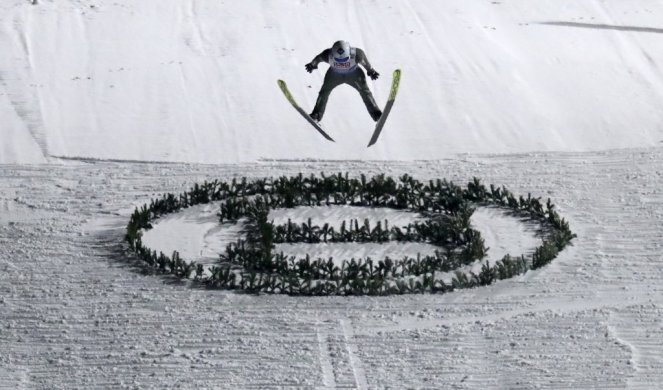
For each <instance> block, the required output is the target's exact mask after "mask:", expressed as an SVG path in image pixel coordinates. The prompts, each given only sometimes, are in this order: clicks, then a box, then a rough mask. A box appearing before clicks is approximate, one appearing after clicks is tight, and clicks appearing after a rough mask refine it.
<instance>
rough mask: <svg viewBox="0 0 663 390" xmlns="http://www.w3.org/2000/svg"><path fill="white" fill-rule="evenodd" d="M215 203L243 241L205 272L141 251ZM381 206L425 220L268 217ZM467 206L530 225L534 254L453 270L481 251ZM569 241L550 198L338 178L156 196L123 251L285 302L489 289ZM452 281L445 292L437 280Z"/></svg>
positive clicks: (212, 186) (476, 187)
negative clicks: (156, 227)
mask: <svg viewBox="0 0 663 390" xmlns="http://www.w3.org/2000/svg"><path fill="white" fill-rule="evenodd" d="M217 201H218V202H220V207H219V213H218V216H219V221H220V222H221V223H237V222H238V221H240V220H242V221H244V223H245V227H246V234H245V236H244V238H239V239H238V240H237V242H236V243H234V244H231V245H228V247H227V248H226V251H225V253H223V254H221V255H220V259H221V263H220V264H219V265H216V266H212V267H209V268H207V269H205V267H203V265H201V264H196V263H194V262H187V261H185V260H184V259H182V258H181V257H180V256H179V253H178V252H174V253H173V254H172V256H166V255H165V254H163V253H157V252H156V251H155V250H152V249H150V248H147V247H145V246H144V245H143V243H142V240H141V235H142V231H144V230H148V229H150V228H151V227H152V222H153V221H154V220H155V219H157V218H159V217H160V216H162V215H165V214H168V213H172V212H175V211H178V210H181V209H183V208H187V207H190V206H193V205H198V204H206V203H210V202H217ZM325 205H326V206H340V205H345V206H355V207H383V208H384V207H386V208H391V209H396V210H406V211H410V212H415V213H419V214H420V215H422V216H424V217H425V218H426V219H425V220H424V221H423V222H419V221H418V222H413V223H410V224H408V225H406V226H400V227H397V226H393V227H390V226H389V224H388V221H385V223H384V225H383V224H382V222H377V224H375V226H372V225H371V223H370V221H368V220H364V221H359V220H356V219H355V220H351V221H350V223H349V224H345V222H344V223H343V224H342V225H341V227H340V228H339V229H336V228H334V227H331V226H329V224H326V223H325V224H324V225H323V226H319V225H313V224H312V222H311V220H310V219H309V220H308V222H307V223H302V224H296V223H292V222H291V221H290V220H288V223H287V224H280V225H278V224H274V223H273V222H272V221H270V220H269V218H268V216H269V212H270V210H272V209H276V208H294V207H298V206H325ZM476 206H496V207H501V208H506V209H509V210H511V211H513V212H514V213H516V214H518V215H521V216H526V217H528V218H530V219H532V220H536V221H538V222H540V224H541V226H542V229H541V231H542V232H543V233H542V235H543V240H542V245H541V246H540V247H538V248H537V249H536V250H535V251H534V253H533V254H532V256H531V258H525V257H524V256H521V257H511V256H510V255H507V256H505V257H504V258H503V259H500V260H499V261H496V262H495V263H494V264H493V265H492V266H491V265H490V264H489V263H484V264H483V266H482V269H481V271H480V272H479V273H474V272H469V273H465V272H462V271H461V268H462V267H463V266H466V265H469V264H472V263H474V262H476V261H479V260H481V259H483V258H484V257H485V255H486V248H485V245H484V241H483V239H482V238H481V234H480V233H479V232H478V231H476V230H474V229H472V227H471V224H470V218H471V216H472V213H473V211H474V208H475V207H476ZM573 238H575V235H574V234H573V233H572V232H571V230H570V228H569V224H568V223H567V222H566V221H565V220H564V219H563V218H561V217H560V216H559V214H558V213H557V211H556V210H555V206H554V205H553V204H552V203H551V201H550V199H548V201H547V202H546V203H542V202H541V199H540V198H533V197H532V196H531V195H528V197H527V198H524V197H522V196H520V197H516V196H515V195H513V194H512V193H511V192H509V191H508V190H507V189H506V188H503V187H501V188H499V187H495V186H493V185H491V186H490V187H488V188H487V187H485V186H484V185H483V184H482V183H481V182H480V181H479V179H476V178H475V179H474V180H473V181H472V182H470V183H468V185H467V186H466V187H465V188H462V187H459V186H457V185H455V184H453V183H452V182H448V181H446V180H431V181H429V182H427V183H423V182H420V181H418V180H416V179H414V178H413V177H411V176H409V175H404V176H402V177H400V178H398V180H395V179H393V178H391V177H388V176H385V175H377V176H374V177H372V178H370V179H368V178H366V176H365V175H361V176H360V177H358V178H351V177H349V175H348V174H347V173H346V174H345V175H344V174H341V173H339V174H336V175H331V176H326V175H324V174H321V175H320V176H315V175H311V176H304V175H302V174H299V175H298V176H293V177H286V176H282V177H278V178H266V179H259V180H252V181H249V180H248V179H246V178H243V179H241V180H237V179H233V180H232V181H230V182H224V181H218V180H217V181H213V182H205V183H203V184H201V185H199V184H196V185H195V186H194V187H193V188H192V189H191V190H190V191H188V192H185V193H183V194H180V195H178V196H176V195H174V194H166V195H164V196H162V197H161V198H159V199H155V200H152V201H151V202H150V204H149V205H143V206H142V207H141V208H140V209H136V210H135V211H134V213H133V214H132V216H131V219H130V221H129V224H128V226H127V233H126V241H127V242H128V244H129V247H130V249H131V250H132V251H133V252H135V253H136V254H137V255H138V257H139V258H141V259H142V260H144V261H145V262H146V263H147V265H148V266H149V267H151V268H155V269H157V270H159V271H161V272H166V273H171V274H173V275H175V276H177V277H180V278H187V279H188V278H190V277H191V276H192V275H195V276H194V278H193V279H194V280H195V281H197V282H199V283H202V284H204V285H206V286H208V287H210V288H221V289H230V290H242V291H245V292H250V293H261V292H262V293H285V294H291V295H388V294H404V293H424V292H431V293H444V292H448V291H452V290H454V289H460V288H469V287H475V286H481V285H489V284H492V283H493V282H494V281H496V280H501V279H508V278H511V277H513V276H515V275H519V274H522V273H525V272H527V271H528V270H530V269H537V268H540V267H542V266H544V265H546V264H548V263H549V262H550V261H552V260H553V259H554V258H555V257H556V256H557V254H558V253H559V252H560V251H561V250H563V249H564V248H565V247H566V246H567V245H569V244H570V243H571V241H572V240H573ZM393 241H399V242H422V243H428V244H432V245H435V246H437V247H438V250H436V251H435V254H434V255H428V256H421V255H417V257H416V258H411V257H406V258H403V259H391V258H388V257H387V258H384V259H371V258H365V259H354V258H353V259H344V260H343V261H342V263H341V265H340V266H339V265H338V262H334V260H333V259H332V258H327V259H323V258H317V259H312V258H311V257H310V256H309V255H308V254H306V255H305V256H303V257H300V258H298V257H296V256H290V257H288V256H286V255H284V254H283V253H276V251H275V248H276V246H275V245H276V244H280V243H309V244H316V243H323V242H327V243H339V242H357V243H368V242H377V243H387V242H393ZM447 272H455V276H454V277H453V278H452V281H451V283H450V284H447V283H445V282H444V281H443V280H442V279H441V278H436V273H437V275H440V274H441V273H447Z"/></svg>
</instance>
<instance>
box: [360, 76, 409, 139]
mask: <svg viewBox="0 0 663 390" xmlns="http://www.w3.org/2000/svg"><path fill="white" fill-rule="evenodd" d="M400 83H401V70H400V69H396V70H395V71H394V74H393V76H392V79H391V92H390V93H389V99H388V100H387V104H386V105H385V107H384V110H382V116H381V117H380V119H379V120H378V123H376V124H375V130H373V136H372V137H371V141H370V142H369V143H368V146H367V147H370V146H372V145H373V144H374V143H376V142H377V140H378V137H379V136H380V132H382V128H383V127H384V123H385V122H386V121H387V116H389V112H390V111H391V107H392V106H393V105H394V99H396V93H398V86H399V85H400Z"/></svg>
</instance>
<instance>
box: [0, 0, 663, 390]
mask: <svg viewBox="0 0 663 390" xmlns="http://www.w3.org/2000/svg"><path fill="white" fill-rule="evenodd" d="M662 16H663V3H662V2H660V1H653V0H632V1H622V0H587V1H577V0H541V1H536V2H532V1H528V0H501V1H491V0H486V1H483V0H481V1H479V0H477V1H466V0H446V1H435V0H417V1H414V0H381V1H372V0H339V1H317V0H314V1H294V0H273V1H257V0H256V1H219V0H144V1H134V0H114V1H102V0H97V1H91V0H39V1H38V2H37V4H35V5H33V4H32V1H29V0H3V1H0V53H1V54H0V164H1V165H0V389H107V388H141V389H143V388H145V389H163V388H194V389H200V388H227V389H246V388H252V389H256V388H305V389H335V388H357V389H369V388H370V389H373V388H379V389H381V388H457V389H477V388H479V389H532V388H541V389H585V388H593V389H596V388H600V389H607V388H619V389H621V388H628V389H657V388H661V387H663V352H662V351H663V322H662V320H661V319H662V318H663V287H662V286H663V269H662V268H661V264H662V262H663V246H662V245H663V244H662V243H663V211H662V210H663V185H662V184H661V183H663V168H662V167H663V144H662V143H661V142H662V141H663V125H662V124H663V109H662V108H661V107H662V106H661V101H662V100H663V96H662V95H663V39H662V38H663V26H662V25H661V20H663V17H662ZM338 39H346V40H349V41H350V42H351V43H353V44H355V45H356V46H359V47H361V48H363V49H364V50H365V51H366V53H367V54H368V57H369V59H370V61H371V62H372V64H373V65H374V66H375V68H376V69H377V70H378V71H379V72H380V73H381V77H380V79H378V80H376V81H370V82H369V85H370V87H371V89H372V90H373V92H374V95H375V98H376V100H377V101H378V102H379V103H380V104H384V102H385V99H386V97H387V93H388V90H389V82H390V80H389V79H390V74H391V72H392V70H393V69H396V68H400V69H402V70H403V79H402V82H401V89H400V92H399V95H398V98H397V101H396V104H395V105H394V109H393V111H392V113H391V116H390V117H389V120H388V122H387V125H386V127H385V129H384V131H383V134H382V136H381V137H380V140H379V141H378V143H377V144H376V145H374V146H373V147H371V148H369V149H367V148H366V147H365V145H366V144H367V142H368V139H369V138H370V132H371V130H372V127H373V124H372V121H371V120H370V117H369V116H368V114H367V112H366V110H365V108H364V107H363V106H362V103H361V99H360V98H359V96H358V94H357V93H356V92H355V91H354V90H352V89H351V88H348V87H347V86H341V87H339V88H338V89H336V90H334V92H333V93H332V96H331V98H330V101H329V106H328V109H327V113H326V115H325V117H324V119H323V124H324V125H325V126H326V127H327V128H328V129H329V131H330V133H331V135H332V136H333V137H334V138H335V139H336V140H337V142H336V143H331V142H328V141H326V140H324V139H322V138H321V137H320V136H319V134H317V133H316V132H315V131H314V130H313V129H312V128H311V127H310V126H309V125H308V124H307V123H306V122H305V121H304V120H303V119H302V118H301V117H300V116H299V115H298V114H297V113H296V112H295V111H294V110H293V109H292V108H291V107H290V106H289V104H288V103H287V101H286V100H285V99H284V97H283V96H282V94H281V92H280V91H279V89H278V88H277V86H276V80H277V79H283V80H285V81H286V82H287V83H288V85H289V87H290V89H291V91H292V93H293V94H294V96H295V97H296V99H297V100H298V101H299V102H300V103H301V105H302V106H303V107H304V108H305V109H307V110H309V109H311V108H312V106H313V104H314V102H315V99H316V95H317V91H318V89H319V87H320V85H321V83H322V79H323V75H324V72H325V70H326V68H325V65H321V67H320V69H319V70H318V71H316V72H314V73H313V74H310V75H309V74H308V73H306V72H305V71H304V64H306V63H307V62H309V61H310V60H311V59H312V58H313V57H314V56H315V55H316V54H318V53H319V52H321V51H322V50H323V49H325V48H326V47H329V46H330V45H331V44H332V43H333V42H334V41H336V40H338ZM202 163H206V164H202ZM300 172H302V173H304V174H318V173H320V172H325V173H330V174H334V173H338V172H349V174H351V175H353V176H354V175H360V174H366V175H369V176H370V175H374V174H379V173H385V174H388V175H391V176H393V177H398V176H400V175H403V174H408V175H411V176H413V177H415V178H417V179H420V180H428V179H437V178H447V179H450V180H453V181H454V182H455V183H458V184H462V183H466V182H468V181H470V180H471V179H472V178H473V177H479V178H481V179H482V180H483V182H484V183H486V184H490V183H494V184H496V185H505V186H507V187H508V188H509V189H510V190H512V191H513V192H514V193H516V194H521V195H525V196H526V195H527V193H531V194H532V196H535V197H541V198H543V199H544V200H545V199H547V198H548V197H550V198H552V200H553V203H555V204H556V205H557V207H558V210H559V212H560V213H561V215H562V216H564V217H565V218H567V219H568V220H569V222H570V224H571V228H572V230H573V231H574V232H575V233H577V234H578V238H577V239H575V240H574V241H573V246H571V247H569V248H567V249H566V250H565V251H564V252H562V253H561V254H560V256H559V257H558V258H557V259H555V260H554V261H553V262H552V263H551V264H550V265H548V266H546V267H544V268H542V269H540V270H537V271H533V272H528V273H526V274H524V275H522V276H520V277H517V278H513V279H510V280H505V281H500V282H498V283H496V284H494V285H491V286H488V287H485V288H476V289H471V290H462V291H457V292H454V293H450V294H445V295H432V294H425V295H407V296H390V297H318V298H304V297H289V296H283V295H275V296H269V295H267V296H266V295H260V296H254V295H247V294H239V293H233V292H227V291H218V290H206V289H202V288H200V287H199V286H196V285H195V284H191V283H188V282H182V281H178V280H174V279H172V278H171V277H167V276H163V275H158V274H154V273H153V272H151V271H149V270H146V269H145V268H144V266H143V265H142V264H141V263H140V262H137V261H136V260H135V259H134V258H133V257H132V256H130V255H129V254H128V253H127V250H126V249H127V248H126V245H124V243H123V237H124V228H125V227H126V224H127V222H128V218H129V216H130V214H131V212H132V211H133V209H134V208H135V207H138V206H141V205H142V204H144V203H147V202H149V200H150V199H152V198H154V197H158V196H160V195H161V194H163V193H166V192H172V193H180V192H183V191H185V190H187V189H189V188H190V186H192V185H193V184H194V183H196V182H202V181H204V180H213V179H217V178H218V179H221V180H230V179H231V178H233V177H242V176H246V177H249V178H259V177H265V176H280V175H294V174H298V173H300ZM484 211H486V210H484ZM198 212H199V214H198V217H195V218H193V217H191V216H186V215H183V214H180V215H172V216H169V217H167V218H164V219H163V220H162V221H161V222H163V223H164V224H163V225H161V227H160V229H161V230H159V231H157V232H160V234H159V235H157V236H156V239H157V240H161V242H162V243H164V244H168V245H170V247H165V246H164V248H165V249H168V250H170V249H173V250H178V251H184V252H185V253H187V254H191V256H202V258H206V259H208V260H209V261H210V263H213V261H214V258H215V252H217V251H218V250H219V249H220V248H219V247H222V246H223V242H224V241H223V240H232V239H234V238H236V237H237V235H238V234H239V232H233V231H232V230H227V229H226V228H225V227H224V228H222V229H220V230H219V229H218V226H216V225H215V223H216V221H215V219H214V216H213V213H214V210H213V209H211V208H210V209H207V210H206V209H204V208H203V209H199V210H198ZM487 212H489V213H490V212H492V211H491V210H488V211H487ZM201 214H202V216H200V215H201ZM482 217H483V221H484V224H481V223H480V219H481V218H482ZM503 217H504V216H501V215H490V214H489V215H485V214H484V215H482V214H477V215H475V218H479V219H476V220H475V223H476V224H477V226H479V225H480V226H482V227H481V229H482V230H481V231H482V234H483V235H484V237H485V238H486V239H487V240H489V239H490V240H493V241H492V243H488V246H490V247H491V251H489V254H490V253H493V254H495V253H497V251H508V252H510V253H511V252H517V251H518V250H519V249H520V248H521V246H522V248H528V247H530V243H529V241H528V240H529V238H528V237H530V236H528V235H529V234H530V233H531V230H530V227H528V226H527V225H526V224H523V223H522V222H521V221H517V220H514V219H509V218H503ZM187 218H191V219H187ZM182 225H186V226H188V228H187V231H186V234H187V236H186V237H187V239H186V240H184V241H178V240H176V238H177V237H180V236H179V235H177V237H176V236H175V235H174V233H175V232H176V230H177V229H176V228H177V227H178V226H182ZM169 226H170V228H167V227H169ZM164 227H166V229H162V228H164ZM363 250H366V248H361V249H359V248H358V249H357V250H356V252H355V250H354V249H352V250H351V251H350V252H352V253H354V254H358V253H360V252H361V251H363ZM368 250H369V251H371V250H372V249H370V248H369V249H368ZM493 251H494V252H493Z"/></svg>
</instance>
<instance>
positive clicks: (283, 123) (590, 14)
mask: <svg viewBox="0 0 663 390" xmlns="http://www.w3.org/2000/svg"><path fill="white" fill-rule="evenodd" d="M661 15H663V3H660V2H656V1H646V0H644V1H629V2H625V1H621V0H601V1H599V0H595V1H577V0H573V1H571V0H548V1H537V2H536V5H534V4H532V2H531V1H527V0H520V1H489V0H482V1H466V0H448V1H434V0H424V1H406V0H398V1H387V0H385V1H369V0H339V1H294V0H274V1H258V0H251V1H215V0H148V1H132V0H117V1H91V0H85V1H83V0H40V2H39V4H38V5H35V6H33V5H30V1H27V0H6V1H3V2H2V4H0V52H1V53H2V56H0V79H1V81H0V117H1V118H2V123H1V124H0V139H2V146H1V147H0V162H4V163H11V162H44V161H49V159H50V161H53V160H52V158H53V157H67V158H96V159H114V160H131V161H136V160H149V161H184V162H205V163H218V162H238V161H255V160H257V159H261V158H267V159H273V158H277V159H283V158H286V159H301V158H315V159H362V160H364V159H371V160H375V159H405V160H412V159H438V158H445V157H448V156H450V155H453V154H456V153H476V152H479V153H501V152H524V151H560V150H573V151H585V150H605V149H611V148H615V147H619V148H623V147H634V146H652V145H656V144H658V143H660V142H661V141H663V127H662V125H661V123H663V109H661V105H660V101H661V100H662V99H663V78H662V73H661V69H662V68H661V67H662V66H663V65H662V64H663V40H662V39H661V36H662V34H661V33H662V32H663V29H661V28H660V27H661V25H660V21H661ZM657 27H659V28H657ZM338 39H347V40H349V41H350V42H351V43H353V44H355V45H357V46H359V47H362V48H364V49H365V50H366V52H367V54H368V56H369V59H370V60H371V62H372V63H373V65H374V66H375V67H376V68H377V69H378V70H379V71H380V72H381V73H382V78H381V79H379V80H377V81H375V82H371V88H372V89H373V91H374V94H375V96H376V99H377V101H378V102H380V104H384V101H385V99H386V95H387V93H388V88H389V80H388V78H389V75H390V74H391V71H392V70H393V69H395V68H402V69H403V82H402V87H401V91H400V94H399V97H398V101H397V104H396V106H395V108H394V111H393V113H392V116H391V117H390V119H389V123H388V124H387V128H386V129H385V131H384V134H383V137H382V138H381V139H380V142H379V143H378V144H377V145H376V146H375V147H373V148H371V149H368V150H367V149H366V148H365V145H366V144H367V141H368V138H370V133H371V129H372V121H371V119H370V117H369V116H368V114H367V113H366V110H365V109H364V107H363V104H362V102H361V99H360V98H359V96H358V94H357V93H356V92H355V91H354V90H352V89H351V88H349V87H339V88H338V89H337V90H336V91H334V93H333V94H332V97H331V99H330V104H329V107H328V111H327V115H326V117H325V118H324V121H323V122H324V124H325V125H327V127H328V128H329V129H330V131H331V132H332V134H333V136H334V137H335V139H336V140H338V141H339V142H337V143H336V144H331V143H327V142H323V140H322V139H321V138H320V137H319V135H318V134H317V133H316V132H315V131H313V130H312V129H311V128H310V127H309V126H308V125H307V124H306V123H305V122H304V121H303V120H302V118H301V117H299V116H298V115H297V114H296V112H295V111H294V110H292V108H290V106H289V105H288V104H287V102H286V101H285V99H284V98H283V96H281V93H280V91H279V90H278V88H277V87H276V80H277V79H278V78H282V79H284V80H286V81H287V82H288V83H289V86H290V89H291V91H292V92H293V94H294V95H295V96H296V98H298V100H299V101H300V103H301V104H302V105H303V106H304V107H306V108H307V110H310V109H311V108H312V105H313V103H314V102H315V98H316V96H317V92H318V89H319V87H320V85H321V83H322V77H323V74H324V71H325V69H326V68H325V67H321V69H320V70H318V71H317V72H316V73H314V74H313V75H309V74H308V73H306V72H305V71H304V64H306V63H307V62H308V61H310V60H311V59H312V58H313V57H314V56H315V55H316V54H318V53H319V52H320V51H322V50H323V49H324V48H326V47H329V46H330V45H331V44H332V42H334V41H335V40H338Z"/></svg>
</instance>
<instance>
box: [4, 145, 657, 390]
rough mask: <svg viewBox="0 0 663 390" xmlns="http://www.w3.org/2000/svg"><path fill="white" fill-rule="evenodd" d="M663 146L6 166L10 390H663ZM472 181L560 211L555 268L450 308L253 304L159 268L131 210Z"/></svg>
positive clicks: (266, 300) (454, 298) (284, 301)
mask: <svg viewBox="0 0 663 390" xmlns="http://www.w3.org/2000/svg"><path fill="white" fill-rule="evenodd" d="M661 166H663V149H661V148H656V149H638V150H630V151H610V152H600V153H551V154H523V155H502V156H465V157H464V159H463V160H453V159H450V160H446V161H431V162H426V161H420V162H411V163H407V162H389V163H371V162H324V161H318V162H315V161H306V162H279V161H269V162H261V163H255V164H245V165H220V166H210V165H191V164H152V163H148V164H136V163H121V162H104V161H92V162H78V161H71V162H68V163H67V164H66V165H59V166H54V165H44V166H31V165H3V166H0V188H1V189H2V191H1V192H0V314H1V315H0V351H2V353H0V367H1V368H0V388H8V389H9V388H11V389H28V388H30V389H32V388H49V389H65V388H66V389H70V388H85V389H100V388H123V387H129V388H148V389H150V388H152V389H159V388H173V387H180V388H229V389H230V388H232V389H236V388H293V387H296V388H387V387H392V388H400V387H408V388H439V387H449V388H459V389H463V388H467V389H474V388H494V389H500V388H511V389H519V388H521V389H530V388H544V389H552V388H555V389H579V388H633V389H649V388H657V387H659V386H660V384H661V383H663V352H661V351H663V322H662V321H661V318H663V294H662V291H663V287H661V286H663V271H662V270H661V268H660V264H661V260H663V257H662V256H663V255H662V253H663V248H662V246H661V243H662V242H663V211H662V210H663V207H662V206H663V193H662V191H663V190H662V189H661V187H660V183H661V182H663V177H661V176H663V170H661ZM321 171H324V172H339V171H349V172H350V173H351V174H359V173H365V174H367V175H372V174H376V173H387V174H390V175H392V176H398V175H401V174H404V173H408V174H411V175H413V176H414V177H416V178H418V179H420V180H427V179H431V178H448V179H451V180H453V181H454V182H456V183H465V182H467V181H469V180H470V179H471V178H472V177H474V176H476V177H479V178H481V179H482V180H483V181H484V183H486V184H490V183H494V184H496V185H505V186H507V187H508V188H509V189H510V190H512V191H514V192H515V193H516V194H523V195H526V194H527V193H528V192H531V193H532V195H533V196H541V197H543V198H544V199H545V198H547V197H551V198H552V200H553V202H554V203H555V204H556V205H557V206H558V207H559V210H560V212H561V214H562V215H563V216H564V217H565V218H567V219H568V220H569V221H570V223H571V227H572V229H573V230H574V232H576V233H577V234H578V238H577V239H576V240H575V241H574V245H573V246H572V247H570V248H568V249H567V250H565V251H564V252H563V253H561V255H560V256H559V257H558V258H557V259H556V260H555V261H554V262H553V263H552V264H550V265H548V266H546V267H545V268H543V269H541V270H539V271H535V272H529V273H527V274H525V275H523V276H520V277H517V278H514V279H510V280H506V281H501V282H498V283H497V284H495V285H492V286H489V287H485V288H477V289H472V290H462V291H458V292H455V293H451V294H446V295H407V296H391V297H360V298H357V297H351V298H344V297H318V298H302V297H288V296H281V295H278V296H269V295H261V296H253V295H245V294H238V293H231V292H226V291H217V290H205V289H200V288H198V287H196V286H195V285H190V284H188V283H182V282H179V281H177V280H174V279H172V278H170V277H168V276H162V275H155V274H152V273H151V272H148V271H146V270H145V269H144V268H143V267H142V265H141V264H140V263H139V262H137V261H136V260H132V258H131V257H130V256H128V255H127V253H126V252H125V246H124V244H123V242H122V239H123V234H124V227H125V226H126V223H127V221H128V217H129V215H130V213H131V212H132V211H133V208H134V207H136V206H139V205H141V204H143V203H145V202H148V201H149V199H150V198H152V197H156V196H159V195H161V194H163V193H166V192H178V193H179V192H182V191H184V190H186V189H188V188H189V187H190V186H191V185H193V184H194V183H196V182H202V181H204V180H210V179H215V178H219V179H230V178H231V177H240V176H247V177H264V176H269V175H273V174H274V172H278V174H279V175H280V174H296V173H299V172H303V173H305V174H309V173H319V172H321Z"/></svg>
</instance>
